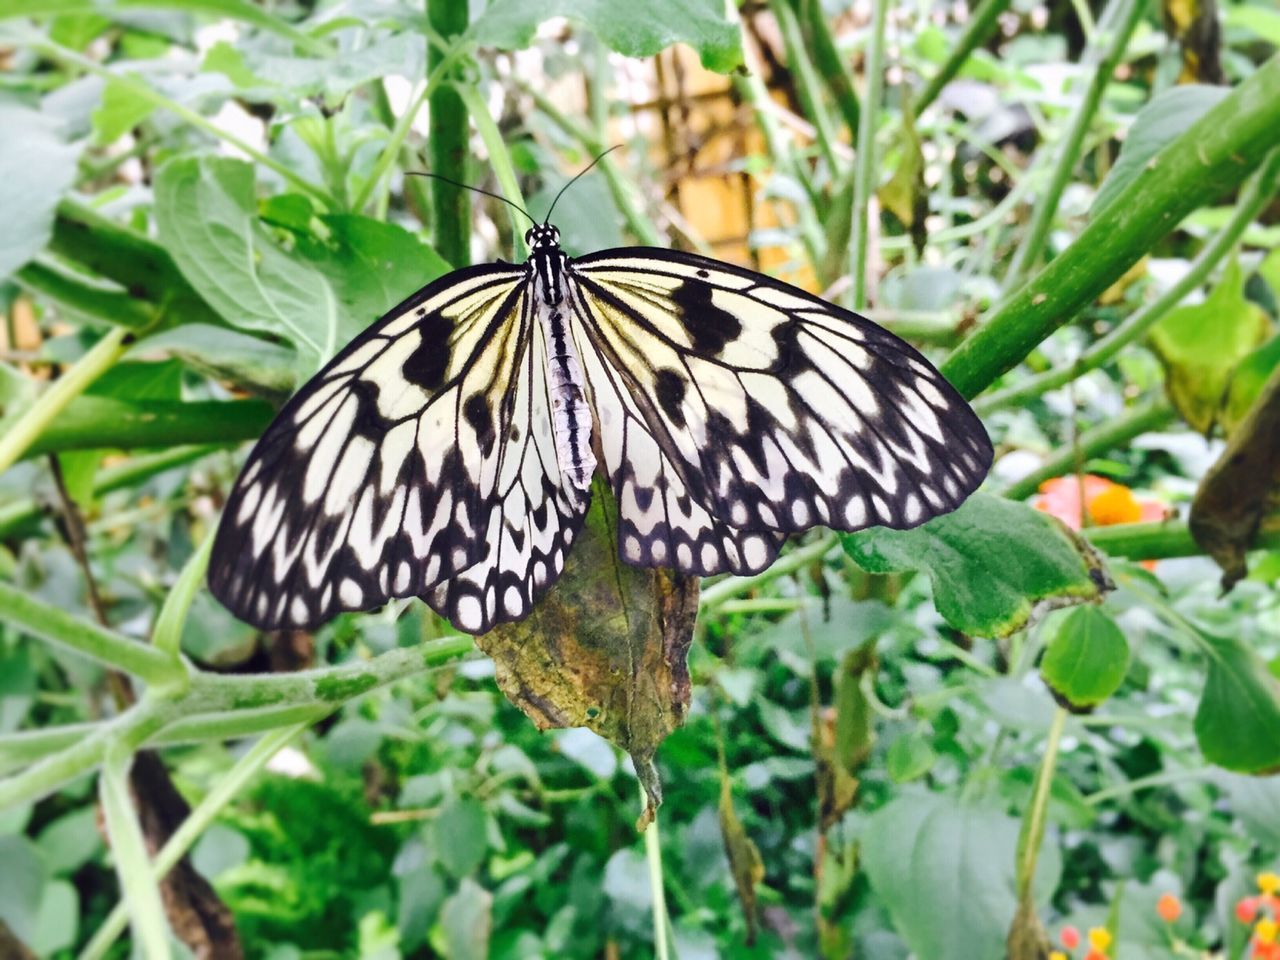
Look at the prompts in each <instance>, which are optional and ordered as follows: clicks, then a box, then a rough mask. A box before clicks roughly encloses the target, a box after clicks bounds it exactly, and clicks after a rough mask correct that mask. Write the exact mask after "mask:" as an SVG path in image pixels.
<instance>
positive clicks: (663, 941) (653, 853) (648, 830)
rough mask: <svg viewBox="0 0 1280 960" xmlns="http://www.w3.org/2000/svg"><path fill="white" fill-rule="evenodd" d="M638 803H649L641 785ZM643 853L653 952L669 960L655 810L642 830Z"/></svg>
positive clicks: (659, 846)
mask: <svg viewBox="0 0 1280 960" xmlns="http://www.w3.org/2000/svg"><path fill="white" fill-rule="evenodd" d="M640 802H641V803H642V804H646V803H648V802H649V798H648V795H647V794H646V793H645V792H644V786H643V784H642V785H641V786H640ZM644 852H645V859H646V860H647V861H648V863H649V891H650V893H651V895H652V897H653V945H654V952H655V954H656V955H657V958H658V960H669V957H670V947H669V946H668V943H667V940H668V937H669V935H670V934H669V932H668V928H667V900H666V892H665V891H666V884H665V883H663V870H662V843H661V841H660V840H659V837H658V813H657V811H656V810H655V811H654V814H653V820H652V821H651V822H650V823H649V825H648V826H647V827H645V830H644Z"/></svg>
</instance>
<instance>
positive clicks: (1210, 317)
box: [1151, 258, 1268, 433]
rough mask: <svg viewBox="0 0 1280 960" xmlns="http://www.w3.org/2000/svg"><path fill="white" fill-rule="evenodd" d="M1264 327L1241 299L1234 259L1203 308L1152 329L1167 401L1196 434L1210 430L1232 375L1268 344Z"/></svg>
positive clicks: (1179, 312)
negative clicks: (1162, 366) (1163, 370)
mask: <svg viewBox="0 0 1280 960" xmlns="http://www.w3.org/2000/svg"><path fill="white" fill-rule="evenodd" d="M1267 327H1268V324H1267V318H1266V315H1265V314H1264V313H1263V312H1262V309H1261V308H1260V307H1259V306H1258V305H1257V304H1255V303H1253V302H1252V301H1250V300H1247V299H1245V295H1244V274H1243V271H1241V269H1240V264H1239V263H1238V262H1237V261H1236V260H1235V258H1232V260H1231V261H1230V262H1229V263H1228V264H1227V266H1226V268H1225V269H1224V270H1223V272H1222V278H1221V279H1220V280H1219V281H1218V285H1217V286H1216V287H1214V288H1213V292H1212V293H1210V294H1209V296H1208V297H1206V298H1205V301H1204V302H1203V303H1198V304H1192V305H1190V306H1185V307H1177V308H1176V309H1173V310H1170V311H1169V312H1168V313H1167V314H1166V315H1165V317H1164V319H1163V320H1161V321H1160V322H1159V323H1158V324H1157V325H1156V326H1155V327H1154V328H1153V329H1152V331H1151V344H1152V346H1154V347H1155V349H1156V353H1158V354H1159V355H1160V359H1161V360H1162V361H1163V362H1164V364H1165V367H1166V369H1167V370H1168V378H1169V379H1168V384H1167V388H1168V392H1169V399H1170V400H1171V401H1172V402H1173V405H1174V406H1175V407H1176V408H1177V409H1178V412H1179V413H1180V414H1182V416H1183V418H1184V419H1185V420H1186V421H1187V423H1189V424H1190V425H1191V426H1192V427H1194V428H1195V429H1196V430H1198V431H1200V432H1201V433H1208V432H1209V430H1210V429H1211V428H1212V427H1213V424H1214V422H1215V420H1216V419H1217V416H1218V410H1219V408H1220V407H1221V406H1222V404H1223V402H1224V400H1225V399H1226V393H1227V387H1228V385H1229V384H1230V382H1231V375H1232V372H1233V371H1234V370H1235V368H1236V366H1237V364H1239V363H1240V362H1241V360H1243V359H1244V358H1245V357H1246V356H1248V355H1249V353H1251V352H1252V351H1253V350H1254V348H1255V347H1257V346H1258V345H1259V344H1260V343H1261V342H1262V341H1263V340H1264V339H1266V336H1267Z"/></svg>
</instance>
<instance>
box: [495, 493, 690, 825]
mask: <svg viewBox="0 0 1280 960" xmlns="http://www.w3.org/2000/svg"><path fill="white" fill-rule="evenodd" d="M616 530H617V508H616V505H615V504H614V501H613V495H612V494H611V493H610V492H609V490H608V488H607V487H606V486H605V485H604V483H603V481H602V480H601V479H600V478H599V477H597V478H596V483H595V488H594V491H593V502H592V505H591V509H590V511H589V512H588V514H587V519H586V524H585V525H584V527H583V530H582V533H581V534H580V535H579V537H578V540H577V541H576V542H575V543H574V545H573V549H572V550H571V551H569V555H568V557H567V559H566V561H565V569H564V574H563V575H562V576H561V578H560V580H559V582H558V583H557V584H556V586H555V588H554V589H552V590H551V591H550V592H549V593H548V594H547V595H546V596H545V597H544V598H543V599H542V601H541V602H540V603H539V604H538V605H537V606H535V607H534V608H533V611H532V612H531V613H530V615H529V616H528V617H526V618H525V619H524V620H521V621H519V622H516V623H507V624H502V625H500V626H498V627H495V628H494V629H493V630H491V631H490V632H489V633H487V634H485V635H483V636H481V637H478V638H477V641H476V642H477V644H478V645H479V647H480V649H481V650H483V651H484V652H485V653H487V654H488V655H489V656H491V657H492V658H493V660H494V663H495V665H496V672H497V681H498V686H499V687H500V688H501V689H502V692H503V693H504V694H506V696H507V699H509V700H510V701H511V702H512V703H514V704H515V705H516V706H517V707H519V708H520V709H521V710H522V711H524V713H525V714H526V715H527V716H528V717H529V718H530V719H531V720H533V722H534V723H536V724H537V725H538V727H539V729H543V730H545V729H548V728H550V727H587V728H589V729H591V730H593V731H595V732H596V733H598V734H600V735H601V736H602V737H605V738H606V739H608V740H610V741H612V742H613V743H615V744H617V745H618V746H619V747H621V748H622V749H623V750H626V751H627V752H628V753H629V754H630V755H631V758H632V760H633V761H634V763H635V767H636V774H637V776H638V777H639V778H640V782H641V784H642V785H643V786H644V790H645V796H646V798H647V800H648V802H647V804H646V806H645V810H644V812H643V813H642V814H641V816H640V820H639V823H638V828H639V829H644V827H645V826H647V825H648V824H649V822H650V821H651V820H652V819H653V815H654V813H655V812H656V810H657V807H658V805H659V804H660V803H661V802H662V786H661V784H660V782H659V780H658V773H657V768H656V767H655V766H654V764H653V755H654V752H655V751H656V750H657V748H658V744H660V743H661V742H662V741H663V739H664V738H665V737H666V736H667V734H669V733H670V732H671V731H672V730H674V729H676V728H677V727H678V726H680V725H681V724H682V723H683V722H684V718H685V711H686V710H687V709H688V707H689V670H688V663H687V656H688V652H689V644H690V642H691V641H692V640H693V624H694V620H695V618H696V617H697V613H698V580H697V578H694V577H684V576H681V575H679V574H677V573H674V572H673V571H670V570H642V569H638V568H636V567H631V566H628V565H627V564H624V563H623V562H622V561H621V559H619V557H618V546H617V536H616Z"/></svg>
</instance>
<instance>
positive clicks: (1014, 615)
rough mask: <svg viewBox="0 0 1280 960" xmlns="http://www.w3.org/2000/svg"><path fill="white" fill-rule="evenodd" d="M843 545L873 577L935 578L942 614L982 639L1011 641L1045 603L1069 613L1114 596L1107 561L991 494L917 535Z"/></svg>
mask: <svg viewBox="0 0 1280 960" xmlns="http://www.w3.org/2000/svg"><path fill="white" fill-rule="evenodd" d="M842 539H843V543H844V549H845V552H846V553H847V554H848V555H849V556H850V557H852V558H853V560H854V561H855V562H856V563H857V564H858V566H860V567H862V569H864V570H866V571H867V572H868V573H893V572H895V571H900V570H919V571H921V572H923V573H927V574H928V575H929V580H930V582H931V583H932V584H933V599H934V602H935V603H936V604H937V606H938V612H939V613H940V614H942V616H943V618H944V619H945V620H946V621H947V622H948V623H949V624H951V625H952V626H953V627H955V628H956V629H957V630H962V631H964V632H965V633H968V634H972V635H974V636H980V637H1006V636H1008V635H1009V634H1011V633H1013V632H1014V631H1015V630H1017V629H1018V628H1019V627H1021V626H1023V624H1025V623H1026V622H1027V619H1028V618H1029V617H1030V616H1031V612H1032V609H1033V608H1034V607H1035V606H1036V604H1038V603H1041V602H1048V603H1049V604H1050V605H1053V606H1065V605H1067V604H1070V603H1075V602H1081V601H1086V600H1095V599H1097V598H1098V597H1100V596H1101V595H1102V592H1103V591H1104V590H1106V589H1110V581H1109V579H1108V577H1107V575H1106V572H1105V570H1104V568H1103V567H1102V561H1101V560H1100V559H1099V558H1098V557H1097V555H1096V554H1094V553H1093V551H1092V550H1091V549H1090V548H1089V547H1088V546H1087V545H1086V544H1085V543H1084V542H1083V541H1082V540H1081V539H1080V538H1079V537H1077V536H1076V535H1075V534H1073V533H1072V532H1071V531H1070V530H1068V529H1067V528H1066V527H1065V526H1063V525H1062V524H1061V523H1059V522H1058V521H1057V520H1054V519H1053V518H1052V517H1050V516H1048V515H1047V514H1044V513H1040V512H1039V511H1037V510H1033V509H1032V508H1031V507H1028V506H1026V505H1025V504H1020V503H1013V502H1011V501H1008V500H1005V499H1003V498H1001V497H996V496H992V495H990V494H985V493H978V494H974V495H973V496H972V497H970V498H969V499H968V500H967V501H965V503H964V504H963V505H962V506H961V507H960V508H959V509H958V510H955V511H954V512H952V513H949V514H946V515H945V516H941V517H937V518H935V519H933V520H930V521H929V522H928V523H926V524H924V525H922V526H919V527H916V528H914V529H912V530H890V529H888V528H887V527H871V528H869V529H867V530H861V531H859V532H858V533H852V534H846V535H844V536H843V538H842Z"/></svg>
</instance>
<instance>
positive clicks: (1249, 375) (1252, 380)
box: [1218, 335, 1280, 436]
mask: <svg viewBox="0 0 1280 960" xmlns="http://www.w3.org/2000/svg"><path fill="white" fill-rule="evenodd" d="M1278 366H1280V335H1278V336H1274V337H1272V338H1271V339H1270V340H1268V341H1267V342H1266V343H1264V344H1263V345H1262V346H1260V347H1258V349H1256V350H1254V351H1253V352H1252V353H1250V354H1249V355H1248V356H1247V357H1245V358H1244V359H1243V360H1241V361H1240V365H1239V366H1237V367H1236V369H1235V372H1234V373H1232V375H1231V386H1230V387H1228V388H1227V399H1226V401H1225V402H1224V403H1223V405H1222V409H1221V410H1219V411H1218V422H1219V423H1221V424H1222V429H1223V430H1224V431H1226V434H1227V436H1231V435H1232V434H1234V433H1235V432H1236V428H1237V427H1238V426H1240V423H1241V422H1242V421H1243V420H1244V418H1245V417H1246V416H1247V415H1248V413H1249V411H1250V410H1251V409H1252V408H1253V405H1254V402H1255V401H1257V399H1258V397H1259V395H1260V394H1261V393H1262V388H1263V387H1265V386H1266V385H1267V381H1268V380H1270V379H1271V373H1272V371H1274V370H1275V369H1276V367H1278Z"/></svg>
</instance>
